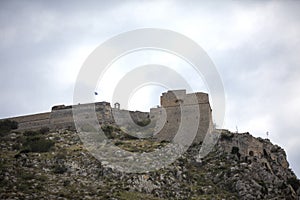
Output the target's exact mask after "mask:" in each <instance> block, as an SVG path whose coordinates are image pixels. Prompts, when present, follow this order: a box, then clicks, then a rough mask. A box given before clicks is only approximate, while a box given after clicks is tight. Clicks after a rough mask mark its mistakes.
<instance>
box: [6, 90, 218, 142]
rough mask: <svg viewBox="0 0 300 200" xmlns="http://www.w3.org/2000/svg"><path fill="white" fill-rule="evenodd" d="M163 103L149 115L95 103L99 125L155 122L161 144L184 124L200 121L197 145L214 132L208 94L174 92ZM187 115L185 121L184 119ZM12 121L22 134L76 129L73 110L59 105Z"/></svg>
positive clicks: (70, 107)
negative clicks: (44, 130) (16, 123)
mask: <svg viewBox="0 0 300 200" xmlns="http://www.w3.org/2000/svg"><path fill="white" fill-rule="evenodd" d="M160 103H161V106H158V107H157V108H151V109H150V112H140V111H127V110H121V109H120V104H119V103H115V104H114V108H112V107H111V105H110V103H108V102H96V103H94V105H95V111H96V115H97V118H98V121H99V124H100V125H102V124H106V125H107V124H112V125H113V124H114V125H119V124H120V122H122V123H121V124H124V123H125V124H126V123H127V122H129V121H130V120H131V119H132V121H134V122H135V123H136V124H139V122H147V121H156V122H157V124H156V127H155V130H156V131H157V134H155V135H154V136H153V137H154V138H155V139H156V140H159V141H163V140H165V141H171V140H172V139H173V138H174V136H175V135H176V133H177V130H178V129H179V125H180V123H181V122H182V120H185V121H187V122H192V121H193V120H197V121H198V122H199V126H197V135H196V137H195V139H194V142H195V143H199V142H201V141H203V139H204V137H205V135H206V134H207V133H208V132H210V131H211V130H212V128H213V123H212V110H211V107H210V104H209V97H208V94H206V93H202V92H197V93H191V94H187V93H186V90H171V91H168V92H166V93H163V94H162V96H161V97H160ZM88 105H92V103H91V104H82V105H76V106H88ZM182 108H184V109H182ZM128 112H129V115H128ZM182 112H185V113H182ZM184 114H185V116H186V118H185V119H183V118H182V116H183V115H184ZM130 117H131V119H130ZM9 119H10V120H14V121H16V122H18V124H19V127H18V130H19V131H25V130H38V129H40V128H42V127H48V128H50V129H51V130H57V129H75V125H74V120H73V112H72V106H65V105H57V106H53V107H52V110H51V112H47V113H41V114H35V115H28V116H20V117H13V118H9ZM162 119H165V120H162Z"/></svg>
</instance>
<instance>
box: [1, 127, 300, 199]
mask: <svg viewBox="0 0 300 200" xmlns="http://www.w3.org/2000/svg"><path fill="white" fill-rule="evenodd" d="M104 131H105V133H106V135H107V136H108V138H110V139H109V141H110V142H113V143H114V144H116V145H117V146H119V147H120V148H123V149H125V150H128V151H132V152H145V151H146V152H147V151H152V150H153V149H156V148H160V147H162V146H164V145H166V142H165V141H162V142H157V141H151V140H145V139H134V138H132V137H129V136H128V135H125V134H124V133H123V132H122V131H121V130H120V129H118V128H117V127H112V126H107V127H105V129H104ZM0 145H1V156H0V186H1V187H0V199H123V200H125V199H133V200H134V199H153V200H154V199H299V197H300V182H299V180H298V179H297V177H296V176H295V174H294V173H293V172H292V171H291V169H289V165H288V162H287V160H286V154H285V152H284V150H283V149H281V148H280V147H279V146H277V145H273V144H272V143H271V142H270V141H269V140H266V139H260V138H254V137H253V136H251V135H250V134H249V133H242V134H238V133H231V132H229V131H222V133H221V136H220V138H219V141H218V143H217V145H215V147H214V149H213V151H211V152H210V153H209V154H208V155H207V156H206V157H204V158H203V159H201V160H199V159H198V158H197V157H196V156H195V155H197V153H198V152H199V148H200V146H201V144H200V145H199V144H195V145H193V146H191V147H190V148H189V149H188V151H187V152H186V153H185V154H184V155H183V156H181V158H180V159H178V160H176V161H175V162H174V163H173V164H171V165H169V166H168V167H166V168H163V169H160V170H158V171H154V172H148V173H139V174H134V173H130V174H129V173H122V172H118V171H116V170H113V169H111V168H107V167H104V166H103V165H102V164H101V163H100V162H99V161H98V160H97V159H95V158H94V157H92V156H91V155H90V153H89V152H88V151H87V150H86V149H85V148H84V146H83V144H82V143H81V141H80V139H79V137H78V135H77V133H76V132H75V131H72V130H64V129H61V130H58V131H49V130H48V129H47V128H42V129H41V130H39V131H25V132H16V131H13V130H11V131H9V130H6V131H2V132H1V143H0Z"/></svg>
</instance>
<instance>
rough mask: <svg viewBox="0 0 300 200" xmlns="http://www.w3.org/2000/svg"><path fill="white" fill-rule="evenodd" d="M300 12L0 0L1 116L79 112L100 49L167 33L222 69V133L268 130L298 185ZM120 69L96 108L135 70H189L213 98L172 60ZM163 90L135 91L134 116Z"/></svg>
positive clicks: (269, 4) (297, 4) (280, 6)
mask: <svg viewBox="0 0 300 200" xmlns="http://www.w3.org/2000/svg"><path fill="white" fill-rule="evenodd" d="M299 10H300V1H212V2H204V1H203V2H198V1H87V2H85V3H84V4H83V3H82V1H78V2H76V1H1V2H0V69H1V73H0V91H1V98H0V110H1V112H0V118H5V117H10V116H18V115H25V114H31V113H38V112H44V111H45V112H46V111H50V108H51V107H52V106H53V105H57V104H66V105H67V104H72V102H73V89H74V84H75V81H76V77H77V74H78V72H79V70H80V67H81V65H82V64H83V62H84V61H85V59H86V58H87V56H88V55H89V54H90V53H91V52H92V51H93V50H94V49H95V48H96V47H97V46H98V45H100V44H101V43H103V42H104V41H105V40H107V39H109V38H110V37H112V36H115V35H117V34H120V33H123V32H126V31H130V30H133V29H138V28H162V29H169V30H172V31H176V32H178V33H181V34H184V35H185V36H187V37H189V38H190V39H192V40H194V41H195V42H197V43H198V44H199V45H200V46H201V47H202V48H203V49H204V50H205V51H206V52H207V54H208V55H209V57H210V58H211V59H212V60H213V62H214V63H215V66H216V68H217V69H218V71H219V73H220V76H221V78H222V81H223V84H224V89H225V95H226V118H225V124H224V128H228V129H230V130H232V131H235V130H236V127H237V128H238V130H239V131H240V132H244V131H249V132H250V133H251V134H253V135H255V136H259V137H262V138H265V137H266V132H267V131H268V132H269V138H270V139H271V141H272V142H273V143H275V144H279V145H280V146H282V147H283V148H284V149H285V150H286V151H287V154H288V160H289V162H290V164H291V167H292V169H293V170H294V171H295V172H296V173H297V175H298V177H299V176H300V156H299V155H298V152H300V145H299V144H300V134H299V128H298V127H297V124H298V123H299V120H300V103H299V102H300V92H299V86H300V79H299V75H300V56H299V55H300V12H299ZM134 56H135V57H134ZM168 56H169V57H168ZM137 58H138V59H137ZM118 62H119V63H116V64H115V66H112V68H111V72H110V71H108V72H107V77H106V79H105V78H103V83H102V82H100V83H99V85H98V88H99V92H100V94H99V96H97V99H96V100H106V101H111V99H110V98H111V94H108V93H105V90H106V92H107V91H108V90H110V91H113V90H114V86H115V85H116V84H117V82H118V79H120V78H122V76H124V75H125V74H126V72H128V70H129V69H130V66H137V65H141V64H147V63H148V64H149V63H151V62H155V63H156V64H157V62H160V63H163V64H165V65H171V66H173V67H174V68H176V69H177V70H178V71H179V72H180V70H181V71H183V73H182V74H183V76H185V77H188V78H187V79H189V81H191V82H192V87H193V89H194V90H204V91H207V88H205V87H204V86H203V82H202V81H201V80H196V78H195V77H193V74H192V73H189V71H188V69H187V68H188V66H186V65H185V64H184V63H180V62H181V61H180V60H178V59H177V58H174V57H172V55H164V54H163V53H160V54H159V53H153V52H150V51H149V52H143V53H141V54H138V53H137V54H136V55H132V57H130V56H129V57H127V60H126V58H124V59H123V60H122V59H120V60H119V61H118ZM124 63H126V64H124ZM128 63H129V64H128ZM124 66H127V68H126V67H124ZM121 68H122V69H121ZM124 69H125V70H124ZM126 70H127V71H126ZM166 78H167V77H166ZM105 80H106V81H107V82H105ZM162 91H164V88H163V87H161V86H147V87H144V88H141V89H140V90H137V91H136V93H134V94H133V96H132V98H131V99H130V102H129V108H130V109H144V108H145V106H148V107H149V106H154V105H156V104H159V95H160V93H161V92H162ZM139 102H142V103H139ZM121 106H122V105H121Z"/></svg>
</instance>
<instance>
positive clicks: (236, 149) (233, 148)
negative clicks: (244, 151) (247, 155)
mask: <svg viewBox="0 0 300 200" xmlns="http://www.w3.org/2000/svg"><path fill="white" fill-rule="evenodd" d="M239 151H240V149H239V148H238V147H232V149H231V154H235V155H236V156H237V157H238V159H239V160H240V158H241V154H240V152H239Z"/></svg>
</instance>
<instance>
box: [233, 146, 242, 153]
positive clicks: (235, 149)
mask: <svg viewBox="0 0 300 200" xmlns="http://www.w3.org/2000/svg"><path fill="white" fill-rule="evenodd" d="M239 151H240V149H239V148H238V147H232V148H231V154H237V153H239Z"/></svg>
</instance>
